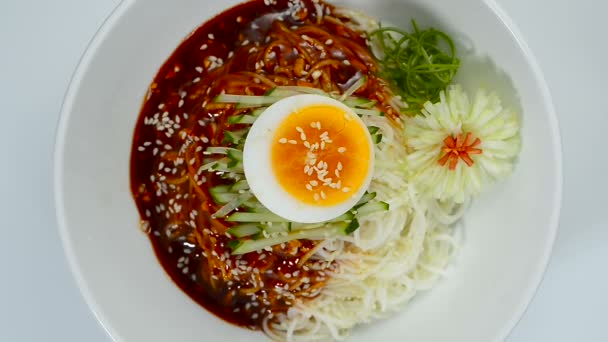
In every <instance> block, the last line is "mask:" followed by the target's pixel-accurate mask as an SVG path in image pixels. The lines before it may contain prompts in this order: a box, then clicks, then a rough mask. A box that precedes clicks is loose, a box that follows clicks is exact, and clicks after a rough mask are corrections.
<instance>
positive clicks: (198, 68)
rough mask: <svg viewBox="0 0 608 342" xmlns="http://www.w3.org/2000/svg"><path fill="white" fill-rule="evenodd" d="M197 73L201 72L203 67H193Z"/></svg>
mask: <svg viewBox="0 0 608 342" xmlns="http://www.w3.org/2000/svg"><path fill="white" fill-rule="evenodd" d="M194 69H195V70H196V71H197V72H198V73H199V74H200V73H201V72H203V67H200V66H197V67H196V68H194Z"/></svg>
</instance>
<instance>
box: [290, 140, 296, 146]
mask: <svg viewBox="0 0 608 342" xmlns="http://www.w3.org/2000/svg"><path fill="white" fill-rule="evenodd" d="M288 142H289V143H290V144H292V145H296V144H297V143H298V142H297V141H295V140H289V141H288Z"/></svg>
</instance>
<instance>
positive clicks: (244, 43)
mask: <svg viewBox="0 0 608 342" xmlns="http://www.w3.org/2000/svg"><path fill="white" fill-rule="evenodd" d="M247 44H249V39H245V40H243V44H241V45H243V46H245V45H247Z"/></svg>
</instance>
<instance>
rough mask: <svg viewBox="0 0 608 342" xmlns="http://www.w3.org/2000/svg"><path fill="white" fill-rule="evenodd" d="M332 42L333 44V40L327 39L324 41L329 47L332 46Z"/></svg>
mask: <svg viewBox="0 0 608 342" xmlns="http://www.w3.org/2000/svg"><path fill="white" fill-rule="evenodd" d="M333 42H334V41H333V40H331V39H328V40H326V41H325V45H331V44H333Z"/></svg>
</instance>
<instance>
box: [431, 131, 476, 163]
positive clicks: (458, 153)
mask: <svg viewBox="0 0 608 342" xmlns="http://www.w3.org/2000/svg"><path fill="white" fill-rule="evenodd" d="M471 139H472V135H471V133H470V132H469V133H467V134H466V136H464V137H463V135H462V133H461V134H458V136H457V137H454V136H451V135H450V136H448V137H447V138H445V139H444V140H443V143H444V144H445V145H444V147H443V149H442V150H443V152H445V155H444V156H443V157H441V159H439V165H441V166H445V165H446V164H448V162H449V168H450V170H455V169H456V165H457V164H458V160H460V159H462V160H463V161H464V162H465V163H466V164H467V165H468V166H472V165H473V163H474V161H473V159H472V158H471V156H470V154H481V153H482V150H481V149H479V148H476V146H478V145H479V144H481V140H480V139H479V138H477V139H475V141H473V142H472V143H471Z"/></svg>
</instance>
